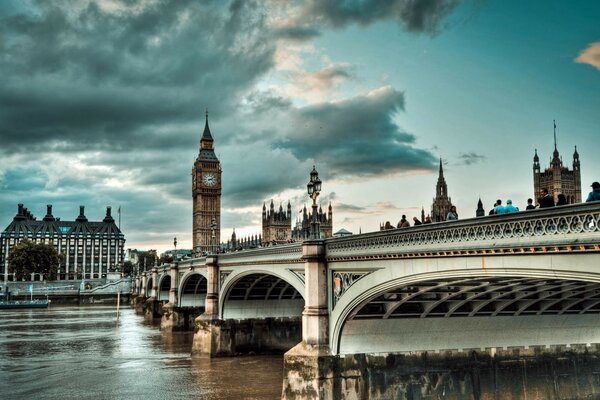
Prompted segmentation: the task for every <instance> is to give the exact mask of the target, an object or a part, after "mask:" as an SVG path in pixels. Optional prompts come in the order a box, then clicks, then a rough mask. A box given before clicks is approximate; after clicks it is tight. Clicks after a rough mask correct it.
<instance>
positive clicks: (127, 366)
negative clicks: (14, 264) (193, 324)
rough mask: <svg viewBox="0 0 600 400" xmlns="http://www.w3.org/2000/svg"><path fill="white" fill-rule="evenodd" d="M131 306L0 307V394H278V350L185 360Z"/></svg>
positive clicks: (186, 338) (186, 345)
mask: <svg viewBox="0 0 600 400" xmlns="http://www.w3.org/2000/svg"><path fill="white" fill-rule="evenodd" d="M191 342H192V334H190V333H176V334H171V335H166V334H161V333H160V332H159V330H158V328H157V327H154V326H150V325H148V324H145V323H144V322H143V318H142V317H139V316H137V315H135V314H134V312H133V310H131V309H128V308H126V309H122V313H121V317H120V319H119V321H118V322H117V321H116V318H115V312H114V308H112V307H103V306H94V307H91V306H90V307H83V306H82V307H51V308H49V309H37V310H1V311H0V360H1V362H0V398H11V399H32V398H43V399H70V398H97V399H108V398H117V399H123V398H148V399H182V398H193V397H196V398H201V399H208V400H212V399H220V400H229V399H279V398H280V396H281V382H282V373H283V372H282V365H283V362H282V357H281V356H256V357H254V356H253V357H236V358H220V359H212V360H210V359H191V357H190V356H189V354H190V348H191Z"/></svg>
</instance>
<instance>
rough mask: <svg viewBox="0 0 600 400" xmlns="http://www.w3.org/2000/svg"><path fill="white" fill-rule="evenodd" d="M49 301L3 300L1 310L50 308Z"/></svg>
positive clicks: (0, 303)
mask: <svg viewBox="0 0 600 400" xmlns="http://www.w3.org/2000/svg"><path fill="white" fill-rule="evenodd" d="M48 304H49V303H48V300H47V299H40V300H3V301H0V310H1V309H14V308H48Z"/></svg>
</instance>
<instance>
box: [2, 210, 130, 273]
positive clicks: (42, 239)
mask: <svg viewBox="0 0 600 400" xmlns="http://www.w3.org/2000/svg"><path fill="white" fill-rule="evenodd" d="M25 238H27V239H30V240H32V241H33V242H35V243H46V244H52V245H54V247H55V248H56V250H57V251H58V252H59V253H61V254H63V255H64V260H63V262H62V263H61V264H60V265H59V267H58V279H59V280H81V279H102V278H106V275H107V274H108V272H109V271H113V270H116V269H119V268H120V267H121V265H122V263H123V255H124V254H123V246H124V244H125V236H124V235H123V233H121V230H120V229H119V227H117V225H116V224H115V220H114V219H113V217H112V216H111V208H110V207H106V216H105V217H104V219H103V220H102V221H98V222H91V221H88V219H87V218H86V216H85V208H84V206H80V207H79V216H78V217H77V218H76V219H75V221H61V220H60V218H55V217H54V216H53V215H52V205H48V206H47V210H46V215H45V216H44V218H43V219H42V220H41V221H38V220H37V219H36V218H35V217H34V216H33V214H32V213H31V212H30V211H28V210H27V208H25V207H23V204H19V206H18V208H17V214H16V215H15V217H14V218H13V220H12V222H11V223H10V224H9V225H8V227H6V229H5V230H4V232H2V234H1V235H0V248H1V251H0V268H1V269H0V271H1V273H2V276H3V278H4V282H6V281H11V280H12V278H13V277H12V274H10V273H9V272H8V256H9V254H10V251H11V249H12V248H13V247H14V246H15V245H16V244H17V243H19V242H20V241H21V240H23V239H25ZM36 279H39V280H41V279H42V277H36Z"/></svg>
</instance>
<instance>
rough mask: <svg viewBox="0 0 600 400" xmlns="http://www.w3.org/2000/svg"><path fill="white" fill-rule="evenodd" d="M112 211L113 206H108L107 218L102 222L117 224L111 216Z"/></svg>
mask: <svg viewBox="0 0 600 400" xmlns="http://www.w3.org/2000/svg"><path fill="white" fill-rule="evenodd" d="M111 210H112V207H111V206H107V207H106V217H104V219H103V220H102V222H106V223H109V224H110V223H112V222H115V220H114V218H113V217H112V216H111Z"/></svg>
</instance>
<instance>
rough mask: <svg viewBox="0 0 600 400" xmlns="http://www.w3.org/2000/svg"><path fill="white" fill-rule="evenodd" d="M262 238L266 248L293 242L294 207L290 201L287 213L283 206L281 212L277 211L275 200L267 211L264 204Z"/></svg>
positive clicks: (280, 206)
mask: <svg viewBox="0 0 600 400" xmlns="http://www.w3.org/2000/svg"><path fill="white" fill-rule="evenodd" d="M262 238H263V239H262V240H263V245H264V246H268V245H269V244H274V243H279V244H281V243H287V242H290V241H291V240H292V205H291V204H290V202H289V201H288V204H287V211H284V209H283V206H282V205H281V204H280V205H279V211H276V210H275V205H274V204H273V200H271V206H270V207H269V211H267V206H266V204H264V203H263V213H262Z"/></svg>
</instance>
